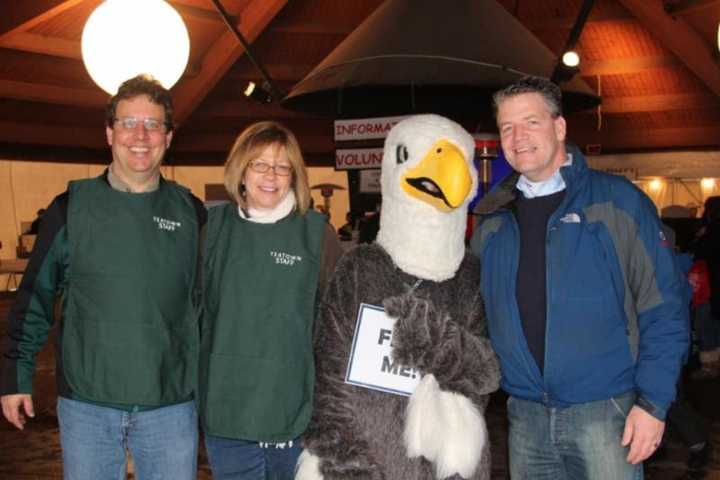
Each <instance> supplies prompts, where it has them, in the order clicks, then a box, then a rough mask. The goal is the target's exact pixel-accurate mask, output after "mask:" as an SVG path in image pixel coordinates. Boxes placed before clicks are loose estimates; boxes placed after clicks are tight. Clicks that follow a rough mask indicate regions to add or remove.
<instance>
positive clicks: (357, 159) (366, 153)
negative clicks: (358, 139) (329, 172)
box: [335, 148, 383, 170]
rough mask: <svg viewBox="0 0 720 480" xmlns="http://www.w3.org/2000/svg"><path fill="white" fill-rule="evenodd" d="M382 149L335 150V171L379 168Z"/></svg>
mask: <svg viewBox="0 0 720 480" xmlns="http://www.w3.org/2000/svg"><path fill="white" fill-rule="evenodd" d="M382 159H383V149H382V148H343V149H338V150H335V170H358V169H361V168H380V166H381V165H382Z"/></svg>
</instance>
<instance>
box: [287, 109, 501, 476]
mask: <svg viewBox="0 0 720 480" xmlns="http://www.w3.org/2000/svg"><path fill="white" fill-rule="evenodd" d="M474 145H475V144H474V141H473V138H472V137H471V136H470V135H469V134H468V133H467V132H466V131H465V130H464V129H463V128H462V127H461V126H460V125H458V124H456V123H454V122H452V121H450V120H448V119H446V118H443V117H440V116H437V115H417V116H413V117H410V118H408V119H405V120H403V121H402V122H400V123H398V124H397V125H396V126H395V127H394V128H393V129H392V130H391V131H390V133H389V134H388V136H387V139H386V141H385V149H384V154H383V161H382V172H381V184H382V197H383V200H382V210H381V216H380V230H379V232H378V237H377V241H376V243H374V244H371V245H361V246H358V247H356V248H354V249H353V250H351V251H349V252H347V253H346V254H345V255H344V257H343V258H342V259H341V260H340V262H339V264H338V266H337V269H336V271H335V274H334V275H333V278H332V280H331V281H330V284H329V286H328V289H327V290H326V294H325V297H324V300H323V302H322V305H321V308H320V315H319V318H318V324H317V327H316V328H317V329H318V330H317V335H316V344H315V359H316V360H315V361H316V384H315V405H314V412H313V418H312V420H311V422H310V425H309V427H308V429H307V431H306V433H305V435H304V447H305V449H304V451H303V453H302V454H301V456H300V459H299V461H298V467H297V471H296V476H295V479H296V480H320V479H324V480H341V479H342V480H347V479H368V480H370V479H372V480H380V479H384V480H415V479H419V480H424V479H446V478H451V479H454V480H456V479H489V478H490V446H489V442H488V436H487V429H486V426H485V420H484V417H483V413H484V411H485V407H486V405H487V402H488V394H489V393H490V392H492V391H494V390H496V389H497V388H498V382H499V376H500V374H499V367H498V363H497V359H496V357H495V354H494V352H493V351H492V348H491V346H490V342H489V340H488V339H487V333H486V322H485V317H484V310H483V303H482V299H481V296H480V265H479V262H478V260H477V259H476V258H475V257H473V256H472V255H471V254H470V253H468V252H466V249H465V242H464V237H465V228H466V219H467V206H468V204H469V202H470V200H472V197H473V195H474V192H475V190H476V187H477V171H476V169H475V166H474V164H473V154H474ZM361 304H365V305H373V306H376V307H377V308H378V309H382V308H384V311H385V314H386V315H387V317H389V318H390V319H394V328H393V330H392V343H391V345H392V360H393V362H397V363H399V364H401V365H403V367H404V368H405V370H404V371H406V372H407V371H418V372H420V374H421V375H418V376H417V377H418V378H421V380H419V383H418V384H417V386H416V387H415V389H414V391H413V392H412V394H409V393H407V394H406V395H400V394H396V393H388V392H387V391H381V390H377V389H373V388H366V387H364V386H358V385H357V384H351V383H349V382H348V381H347V379H346V375H348V371H349V363H348V362H349V361H350V358H351V355H352V353H351V352H352V351H353V350H354V346H355V342H356V341H355V340H354V337H355V335H356V325H357V324H358V318H359V309H360V308H361ZM381 340H382V338H381ZM407 368H409V369H410V370H407ZM408 395H409V396H408Z"/></svg>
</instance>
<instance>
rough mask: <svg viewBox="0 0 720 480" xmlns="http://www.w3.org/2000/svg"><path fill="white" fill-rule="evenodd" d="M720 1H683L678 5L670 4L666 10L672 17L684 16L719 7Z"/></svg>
mask: <svg viewBox="0 0 720 480" xmlns="http://www.w3.org/2000/svg"><path fill="white" fill-rule="evenodd" d="M718 5H720V0H682V1H680V2H677V3H673V4H669V5H668V6H667V7H665V9H666V10H667V12H668V13H670V14H671V15H683V14H686V13H691V12H697V11H699V10H704V9H706V8H709V7H717V6H718Z"/></svg>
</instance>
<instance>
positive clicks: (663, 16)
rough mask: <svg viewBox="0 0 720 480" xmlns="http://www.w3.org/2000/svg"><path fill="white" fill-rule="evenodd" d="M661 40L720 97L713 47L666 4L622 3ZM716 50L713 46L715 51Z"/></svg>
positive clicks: (643, 0)
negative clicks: (665, 8)
mask: <svg viewBox="0 0 720 480" xmlns="http://www.w3.org/2000/svg"><path fill="white" fill-rule="evenodd" d="M618 1H619V2H620V3H621V4H622V5H624V6H625V8H627V9H628V10H629V11H630V12H631V13H632V14H633V15H635V16H636V17H637V18H638V19H639V20H640V22H641V23H642V24H643V26H644V27H645V28H647V29H648V30H649V31H650V32H651V33H652V34H653V35H654V36H655V38H657V39H658V41H660V42H662V43H663V44H664V45H665V47H667V48H668V49H669V50H670V51H671V52H673V53H674V54H675V55H677V57H678V59H679V60H680V61H681V62H683V63H684V64H685V65H686V66H687V67H688V69H690V71H692V72H693V73H694V74H695V75H697V77H698V78H699V79H700V81H702V82H703V83H705V85H706V86H707V87H708V88H709V89H710V91H711V92H713V93H714V94H715V95H718V96H720V67H718V64H717V62H716V60H715V58H714V54H713V50H711V46H710V45H708V44H707V42H705V40H703V39H702V38H701V37H700V35H698V33H697V32H696V31H695V30H693V29H692V28H691V27H690V26H689V25H688V24H687V23H685V21H684V20H682V19H681V18H673V17H671V16H670V15H668V13H667V12H666V11H665V10H664V9H663V6H662V2H660V1H652V2H651V1H648V0H618ZM715 48H716V47H715V46H714V45H713V46H712V49H715Z"/></svg>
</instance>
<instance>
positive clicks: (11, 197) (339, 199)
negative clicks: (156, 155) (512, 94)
mask: <svg viewBox="0 0 720 480" xmlns="http://www.w3.org/2000/svg"><path fill="white" fill-rule="evenodd" d="M105 168H106V167H105V166H104V165H89V164H82V163H72V164H70V163H67V164H66V163H44V162H26V161H18V160H2V159H0V242H2V248H0V259H2V258H6V259H9V258H15V257H16V248H17V245H18V238H19V235H20V234H21V233H22V232H21V227H20V226H21V223H22V222H31V221H32V220H34V219H35V217H36V213H37V211H38V210H39V209H41V208H45V207H47V206H48V205H49V204H50V202H51V201H52V199H53V198H55V196H57V195H58V194H60V193H62V192H63V191H65V189H66V187H67V183H68V182H69V181H70V180H74V179H79V178H90V177H94V176H97V175H99V174H100V173H102V172H103V170H104V169H105ZM163 175H164V176H165V178H167V179H169V180H175V181H177V182H178V183H180V184H182V185H184V186H186V187H188V188H190V189H191V190H192V192H193V193H194V194H195V195H196V196H197V197H198V198H200V199H202V200H204V199H205V185H206V184H211V183H222V182H223V167H222V166H212V167H189V166H171V167H163ZM308 177H309V178H308V180H309V182H310V185H311V186H312V185H316V184H319V183H334V184H337V185H341V186H343V187H345V188H346V190H341V191H336V192H335V193H334V195H333V197H332V199H331V202H330V217H331V222H332V224H333V226H334V227H335V228H336V229H337V228H338V227H340V226H341V225H342V224H344V223H345V214H346V213H347V211H348V210H349V205H350V201H349V197H348V191H347V187H348V185H347V174H346V173H345V172H342V171H335V169H334V168H332V167H311V168H309V169H308ZM312 196H313V199H314V201H315V205H322V204H323V198H322V196H321V194H320V190H312ZM9 280H10V279H9V278H8V275H0V291H3V290H6V289H7V287H8V286H10V287H13V286H14V284H15V282H16V281H18V282H19V280H20V276H19V275H18V276H17V278H16V279H12V280H13V281H9Z"/></svg>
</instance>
